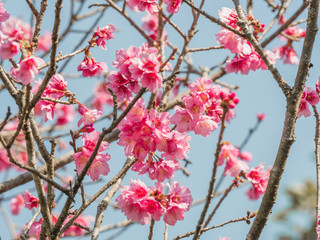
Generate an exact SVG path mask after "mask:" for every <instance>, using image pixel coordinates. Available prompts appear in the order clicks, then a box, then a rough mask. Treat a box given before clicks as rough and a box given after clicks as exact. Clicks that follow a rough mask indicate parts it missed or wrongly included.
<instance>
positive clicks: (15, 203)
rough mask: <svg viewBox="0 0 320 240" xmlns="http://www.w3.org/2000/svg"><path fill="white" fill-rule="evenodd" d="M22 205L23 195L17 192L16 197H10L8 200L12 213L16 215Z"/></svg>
mask: <svg viewBox="0 0 320 240" xmlns="http://www.w3.org/2000/svg"><path fill="white" fill-rule="evenodd" d="M22 207H23V197H22V195H21V194H18V195H17V196H16V197H14V198H12V199H11V201H10V209H11V213H12V214H13V215H18V214H19V212H20V211H21V208H22Z"/></svg>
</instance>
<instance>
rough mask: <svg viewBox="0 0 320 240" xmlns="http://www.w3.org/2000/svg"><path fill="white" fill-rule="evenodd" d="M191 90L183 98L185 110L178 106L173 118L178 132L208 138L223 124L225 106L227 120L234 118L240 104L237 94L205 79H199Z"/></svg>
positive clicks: (190, 86) (191, 86)
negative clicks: (192, 133) (234, 110)
mask: <svg viewBox="0 0 320 240" xmlns="http://www.w3.org/2000/svg"><path fill="white" fill-rule="evenodd" d="M189 88H190V91H191V95H190V96H184V97H183V98H182V101H183V103H184V105H185V108H182V107H180V106H176V107H175V114H174V115H173V116H172V117H171V122H172V123H173V124H176V125H177V131H178V132H181V133H183V132H186V131H194V132H195V134H200V135H202V136H204V137H208V136H209V135H210V134H211V132H212V131H213V130H215V129H217V128H218V124H220V122H221V117H222V114H223V106H226V107H227V108H228V113H227V116H226V117H227V120H230V118H232V117H233V115H234V112H233V108H235V106H236V105H237V104H238V102H239V99H238V98H237V97H236V94H235V93H232V92H230V91H229V90H228V89H222V88H220V87H219V86H212V81H211V80H210V79H204V78H198V79H197V80H196V81H195V82H194V83H192V84H190V85H189Z"/></svg>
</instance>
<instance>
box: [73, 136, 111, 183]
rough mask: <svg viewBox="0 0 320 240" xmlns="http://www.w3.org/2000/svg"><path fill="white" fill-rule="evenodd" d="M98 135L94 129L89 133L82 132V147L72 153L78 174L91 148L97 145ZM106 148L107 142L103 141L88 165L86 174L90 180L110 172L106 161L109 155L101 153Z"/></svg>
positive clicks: (88, 156) (90, 152)
mask: <svg viewBox="0 0 320 240" xmlns="http://www.w3.org/2000/svg"><path fill="white" fill-rule="evenodd" d="M99 135H100V133H99V132H97V131H94V132H92V133H90V134H87V133H85V134H83V136H82V141H83V147H81V148H80V149H78V151H77V152H76V153H75V154H73V158H74V161H75V164H76V167H77V172H78V174H80V173H81V172H82V170H83V169H84V167H85V165H86V163H87V162H88V160H89V158H90V156H91V155H92V153H93V150H94V148H95V147H96V145H97V142H98V139H99ZM108 148H109V143H108V142H105V141H103V142H102V143H101V145H100V148H99V150H98V154H97V155H96V157H95V158H94V160H93V162H92V164H91V165H90V168H89V170H88V172H87V175H90V177H91V179H92V181H96V180H98V179H99V176H100V175H104V176H106V175H108V173H109V172H110V169H109V165H108V163H107V161H109V160H110V155H109V154H108V153H105V154H104V153H103V152H104V151H106V150H107V149H108Z"/></svg>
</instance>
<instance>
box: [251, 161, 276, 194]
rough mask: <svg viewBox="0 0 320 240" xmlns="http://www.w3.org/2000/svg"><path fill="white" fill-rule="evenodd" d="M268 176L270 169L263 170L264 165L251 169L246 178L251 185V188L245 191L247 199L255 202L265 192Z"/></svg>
mask: <svg viewBox="0 0 320 240" xmlns="http://www.w3.org/2000/svg"><path fill="white" fill-rule="evenodd" d="M269 176H270V169H267V170H264V164H260V165H259V166H258V167H256V168H253V169H251V171H250V172H249V173H247V174H246V178H247V179H248V180H249V181H250V182H251V183H252V188H250V189H249V190H248V191H247V196H248V197H249V199H253V200H256V199H258V198H259V197H260V196H261V195H263V194H264V193H265V191H266V188H267V185H268V181H269Z"/></svg>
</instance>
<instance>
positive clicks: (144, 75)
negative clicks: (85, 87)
mask: <svg viewBox="0 0 320 240" xmlns="http://www.w3.org/2000/svg"><path fill="white" fill-rule="evenodd" d="M116 57H117V58H116V60H115V61H114V62H113V66H114V67H115V68H117V69H119V71H118V72H115V71H112V72H111V73H110V75H109V77H108V80H109V82H110V84H109V88H111V89H112V90H113V91H114V92H115V93H116V95H117V97H118V99H119V101H122V100H124V99H128V98H129V97H131V96H132V92H133V93H137V92H138V91H139V90H140V88H141V87H144V88H147V89H148V90H149V91H150V92H155V90H156V89H159V88H161V87H162V78H161V76H160V74H159V70H160V66H161V62H160V56H159V54H158V50H157V49H156V48H154V47H149V46H148V45H147V44H144V45H142V46H141V47H139V48H138V47H130V48H129V49H128V50H127V51H126V50H124V49H121V50H119V51H117V53H116Z"/></svg>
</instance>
